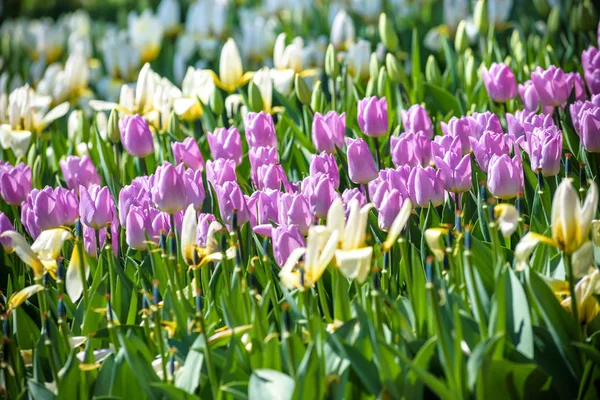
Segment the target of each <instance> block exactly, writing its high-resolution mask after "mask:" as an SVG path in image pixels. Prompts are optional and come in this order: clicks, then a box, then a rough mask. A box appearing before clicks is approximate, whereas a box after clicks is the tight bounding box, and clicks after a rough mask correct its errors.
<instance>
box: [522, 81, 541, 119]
mask: <svg viewBox="0 0 600 400" xmlns="http://www.w3.org/2000/svg"><path fill="white" fill-rule="evenodd" d="M518 91H519V96H521V100H522V101H523V107H524V108H525V110H527V111H533V112H535V111H537V109H538V107H539V104H540V99H539V97H538V94H537V92H536V90H535V86H534V85H533V81H531V80H529V81H525V82H523V84H519V86H518Z"/></svg>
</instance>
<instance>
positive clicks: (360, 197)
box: [342, 181, 373, 215]
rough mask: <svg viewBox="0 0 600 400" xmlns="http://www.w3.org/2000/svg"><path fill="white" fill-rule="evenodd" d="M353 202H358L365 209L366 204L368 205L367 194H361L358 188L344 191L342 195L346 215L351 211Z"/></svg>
mask: <svg viewBox="0 0 600 400" xmlns="http://www.w3.org/2000/svg"><path fill="white" fill-rule="evenodd" d="M371 182H373V181H371ZM352 200H356V201H358V205H359V206H360V207H363V206H364V205H365V204H367V198H366V197H365V194H364V193H363V192H361V191H360V190H359V189H358V188H352V189H346V190H344V193H342V202H343V203H344V208H345V209H346V215H347V214H348V212H349V211H350V209H349V208H348V205H349V204H350V201H352Z"/></svg>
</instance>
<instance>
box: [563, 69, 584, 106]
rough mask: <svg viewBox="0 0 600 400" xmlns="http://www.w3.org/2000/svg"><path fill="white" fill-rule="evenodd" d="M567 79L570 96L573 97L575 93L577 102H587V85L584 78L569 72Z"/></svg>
mask: <svg viewBox="0 0 600 400" xmlns="http://www.w3.org/2000/svg"><path fill="white" fill-rule="evenodd" d="M565 76H566V78H567V87H568V88H569V95H571V92H572V91H575V100H576V101H585V99H586V92H585V84H584V83H583V78H582V77H581V75H580V74H579V73H578V72H569V73H567V74H565Z"/></svg>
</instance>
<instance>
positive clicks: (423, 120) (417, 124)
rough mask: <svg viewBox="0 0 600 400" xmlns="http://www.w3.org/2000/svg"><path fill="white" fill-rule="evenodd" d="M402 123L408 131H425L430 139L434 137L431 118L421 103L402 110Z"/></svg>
mask: <svg viewBox="0 0 600 400" xmlns="http://www.w3.org/2000/svg"><path fill="white" fill-rule="evenodd" d="M402 125H404V130H405V131H406V132H418V131H423V132H425V134H426V135H427V137H428V138H429V139H433V124H432V123H431V118H429V114H427V110H425V109H424V108H423V107H421V105H419V104H413V105H412V106H410V108H409V109H408V110H402Z"/></svg>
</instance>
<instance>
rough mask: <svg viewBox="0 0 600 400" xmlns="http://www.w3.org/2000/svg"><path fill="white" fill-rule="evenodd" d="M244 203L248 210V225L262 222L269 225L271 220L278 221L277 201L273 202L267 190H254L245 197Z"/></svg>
mask: <svg viewBox="0 0 600 400" xmlns="http://www.w3.org/2000/svg"><path fill="white" fill-rule="evenodd" d="M246 204H248V210H249V211H250V226H252V227H255V226H256V225H262V224H265V225H269V226H271V221H273V222H275V223H277V222H278V220H279V218H278V210H277V203H274V202H273V199H272V198H271V196H269V195H268V194H267V191H261V190H257V191H255V192H254V193H252V195H251V196H250V197H247V198H246Z"/></svg>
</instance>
